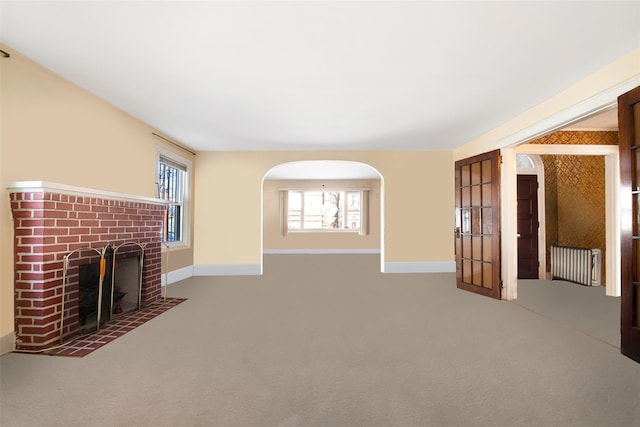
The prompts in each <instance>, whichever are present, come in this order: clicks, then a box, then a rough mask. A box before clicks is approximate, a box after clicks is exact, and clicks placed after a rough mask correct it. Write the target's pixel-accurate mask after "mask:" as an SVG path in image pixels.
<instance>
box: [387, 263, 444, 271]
mask: <svg viewBox="0 0 640 427" xmlns="http://www.w3.org/2000/svg"><path fill="white" fill-rule="evenodd" d="M455 272H456V263H455V261H432V262H385V263H384V271H383V273H455Z"/></svg>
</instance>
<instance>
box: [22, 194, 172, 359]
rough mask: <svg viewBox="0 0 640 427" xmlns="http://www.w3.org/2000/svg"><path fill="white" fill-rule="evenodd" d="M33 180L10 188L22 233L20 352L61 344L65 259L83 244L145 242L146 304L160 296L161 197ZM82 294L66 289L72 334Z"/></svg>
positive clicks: (81, 260) (79, 260) (144, 274)
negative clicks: (77, 304)
mask: <svg viewBox="0 0 640 427" xmlns="http://www.w3.org/2000/svg"><path fill="white" fill-rule="evenodd" d="M33 184H34V182H26V183H14V185H12V188H10V189H9V192H10V197H11V210H12V212H13V218H14V233H15V234H14V236H15V239H14V256H15V268H14V272H15V276H14V277H15V331H16V348H17V349H18V350H42V349H46V348H49V347H52V346H54V345H57V344H58V343H59V340H60V334H61V327H62V325H61V309H62V288H63V286H62V285H63V264H64V262H63V260H64V256H65V255H67V254H68V253H69V252H71V251H74V250H76V249H78V248H81V247H92V248H96V249H102V248H104V247H105V246H106V245H108V244H111V245H113V246H117V245H120V244H122V243H124V242H138V243H141V244H145V245H146V247H145V253H144V267H143V280H142V281H143V283H142V304H143V306H144V305H149V304H152V303H154V302H156V301H158V300H159V299H160V297H161V274H162V273H161V272H162V265H161V259H162V257H161V248H160V244H161V235H162V221H163V217H164V212H165V205H164V204H163V203H162V202H161V201H159V200H157V199H152V198H144V197H135V196H127V195H119V194H114V193H105V192H100V191H95V192H94V191H92V190H90V189H79V188H77V187H69V186H63V185H55V184H47V183H41V182H35V184H42V185H40V186H37V185H35V186H34V185H33ZM90 258H91V257H87V258H86V260H83V259H78V260H77V261H76V267H75V270H76V272H75V275H76V277H77V265H78V264H82V263H85V262H90V261H95V259H93V260H92V259H90ZM94 258H95V257H94ZM67 276H68V277H69V276H70V275H69V272H67ZM71 276H73V274H72V275H71ZM67 285H68V283H67ZM77 298H78V297H77V283H76V284H75V289H74V287H73V286H67V289H65V335H67V332H68V331H67V330H66V329H67V328H69V326H68V322H69V321H71V322H72V323H73V322H74V321H75V322H77V316H78V314H77V307H75V308H73V302H74V299H75V301H77ZM69 319H71V320H69ZM74 319H75V320H74Z"/></svg>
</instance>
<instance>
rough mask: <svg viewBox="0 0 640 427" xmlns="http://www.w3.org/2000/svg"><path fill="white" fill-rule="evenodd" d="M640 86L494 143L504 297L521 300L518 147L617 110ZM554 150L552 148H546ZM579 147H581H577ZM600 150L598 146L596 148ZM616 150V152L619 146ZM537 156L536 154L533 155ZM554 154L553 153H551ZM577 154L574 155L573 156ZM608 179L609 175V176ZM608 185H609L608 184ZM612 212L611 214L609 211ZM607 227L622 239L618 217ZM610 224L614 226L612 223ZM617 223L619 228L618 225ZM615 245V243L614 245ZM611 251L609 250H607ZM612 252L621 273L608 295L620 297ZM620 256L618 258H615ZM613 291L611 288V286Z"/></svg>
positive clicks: (625, 86)
mask: <svg viewBox="0 0 640 427" xmlns="http://www.w3.org/2000/svg"><path fill="white" fill-rule="evenodd" d="M639 84H640V76H634V77H632V78H630V79H628V80H626V81H624V82H622V83H620V84H618V85H616V86H614V87H611V88H609V89H607V90H604V91H602V92H600V93H598V94H597V95H595V96H593V97H591V98H588V99H586V100H583V101H581V102H578V103H577V104H575V105H573V106H572V107H569V108H567V109H565V110H563V111H560V112H558V113H556V114H553V115H551V116H549V117H547V118H546V119H544V120H541V121H540V122H537V123H534V124H532V125H530V126H528V127H526V128H524V129H522V130H520V131H518V132H515V133H513V134H511V135H509V136H507V137H505V138H502V139H501V140H498V141H497V142H496V143H495V145H494V146H495V147H496V148H499V149H500V150H501V154H502V159H503V164H502V174H501V191H500V195H501V197H502V204H501V218H502V226H501V229H502V253H503V254H504V256H503V257H502V280H503V286H504V288H503V293H502V298H503V299H506V300H515V299H517V297H518V259H517V257H514V256H513V252H515V251H516V248H517V247H518V246H517V244H518V242H517V236H516V234H517V229H516V223H515V221H513V220H512V218H513V217H514V216H515V203H516V197H515V191H516V181H517V180H516V175H517V170H516V149H517V147H518V146H521V145H522V144H525V143H527V142H528V141H533V140H535V139H537V138H540V137H542V136H544V135H547V134H550V133H552V132H555V131H557V130H560V129H563V128H565V127H566V126H568V125H570V124H573V123H575V122H577V121H580V120H582V119H585V118H587V117H589V116H593V115H595V114H597V113H601V112H603V111H606V110H608V109H612V108H616V107H617V105H618V96H620V95H621V94H623V93H625V92H628V91H629V90H631V89H633V88H635V87H637V86H638V85H639ZM546 147H551V145H546ZM574 147H578V146H574ZM594 147H597V146H594ZM611 147H615V148H616V150H617V146H611ZM533 154H537V153H533ZM550 154H553V153H550ZM571 154H574V153H571ZM601 155H605V168H606V167H607V164H608V163H611V164H610V165H609V168H613V167H615V166H616V165H617V166H618V169H619V159H617V160H615V159H613V158H612V156H613V155H611V154H609V153H601ZM607 176H608V175H607ZM605 185H606V184H605ZM619 186H620V177H619V175H618V176H617V177H616V178H615V186H614V188H616V189H617V188H619ZM610 193H611V192H609V194H608V195H607V196H606V197H607V200H609V199H611V202H614V201H615V202H616V203H617V201H618V194H617V193H616V194H615V197H614V195H613V194H610ZM607 212H609V211H607ZM610 216H617V211H613V215H608V216H607V217H608V218H609V217H610ZM609 219H611V221H608V227H610V228H611V230H610V232H611V233H613V234H612V237H611V238H610V239H609V240H614V239H618V241H619V240H620V221H619V219H618V218H609ZM609 222H611V223H612V224H609ZM615 223H617V228H616V224H615ZM611 246H613V244H612V245H611ZM607 248H608V247H607ZM612 249H613V251H612V252H611V253H609V254H608V256H607V260H606V261H605V262H607V264H606V266H607V268H609V267H610V266H611V267H612V270H608V271H611V272H613V271H616V270H617V271H618V274H617V280H616V281H615V282H617V283H615V282H614V283H613V284H612V285H608V286H607V295H611V296H615V295H620V274H619V271H620V246H619V245H618V246H617V247H612ZM615 253H617V254H618V255H617V257H616V256H615ZM611 286H613V288H611V289H610V287H611Z"/></svg>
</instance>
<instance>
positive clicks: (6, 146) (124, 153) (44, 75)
mask: <svg viewBox="0 0 640 427" xmlns="http://www.w3.org/2000/svg"><path fill="white" fill-rule="evenodd" d="M2 49H3V50H5V51H8V52H10V53H11V57H10V58H2V59H0V67H1V68H0V84H1V88H2V93H1V105H2V115H1V122H0V124H1V134H0V139H1V143H2V145H1V155H0V179H1V185H0V187H1V191H2V192H3V197H2V198H1V200H0V212H1V218H2V219H1V223H0V239H1V241H0V251H1V252H0V253H1V255H2V256H1V266H0V337H6V336H7V335H8V334H11V333H12V331H13V328H14V326H13V255H12V254H13V222H12V216H11V210H10V206H9V200H8V199H9V196H8V192H7V190H6V187H7V185H8V183H10V182H13V181H49V182H54V183H59V184H65V185H73V186H79V187H87V188H94V189H99V190H105V191H112V192H119V193H126V194H132V195H139V196H147V197H155V194H156V188H155V182H156V169H157V164H156V158H157V154H156V152H157V151H156V150H157V149H158V147H163V148H165V149H167V150H172V151H176V150H179V149H176V148H175V147H174V146H173V145H171V144H167V143H165V142H163V141H162V140H160V139H159V138H157V137H155V136H153V135H152V134H151V132H152V129H151V128H150V127H149V126H147V125H145V124H144V123H142V122H140V121H138V120H136V119H134V118H133V117H131V116H129V115H127V114H125V113H123V112H122V111H120V110H118V109H117V108H115V107H113V106H112V105H110V104H108V103H106V102H105V101H103V100H101V99H99V98H97V97H96V96H94V95H92V94H90V93H89V92H87V91H85V90H83V89H81V88H79V87H77V86H75V85H73V84H71V83H70V82H68V81H66V80H64V79H62V78H61V77H60V76H58V75H56V74H54V73H52V72H51V71H49V70H47V69H45V68H43V67H41V66H39V65H37V64H35V63H33V62H31V61H30V60H28V59H27V58H25V57H23V56H21V55H20V54H19V53H18V52H16V51H14V50H13V49H11V48H10V47H8V46H2ZM179 154H181V155H183V156H185V155H186V156H187V157H193V156H191V155H190V154H187V153H183V152H182V150H179ZM192 263H193V255H192V250H191V249H186V250H177V251H175V255H174V252H172V256H171V268H172V269H173V268H180V267H181V266H185V265H191V264H192ZM5 342H7V340H5V339H4V338H3V340H2V343H5ZM0 350H2V352H5V351H6V349H5V348H2V349H0Z"/></svg>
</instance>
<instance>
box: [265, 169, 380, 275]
mask: <svg viewBox="0 0 640 427" xmlns="http://www.w3.org/2000/svg"><path fill="white" fill-rule="evenodd" d="M347 200H348V201H349V203H348V204H347V202H346V201H347ZM296 204H297V205H296ZM328 217H329V219H327V218H328ZM383 228H384V179H383V177H382V174H380V172H378V171H377V170H376V169H375V168H374V167H372V166H370V165H368V164H366V163H362V162H355V161H345V160H300V161H293V162H287V163H282V164H279V165H277V166H275V167H273V168H271V169H270V170H269V171H267V173H265V175H264V177H263V180H262V245H261V246H262V255H263V256H262V262H264V255H265V254H379V256H380V266H381V267H380V268H381V271H383V266H384V230H383Z"/></svg>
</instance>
